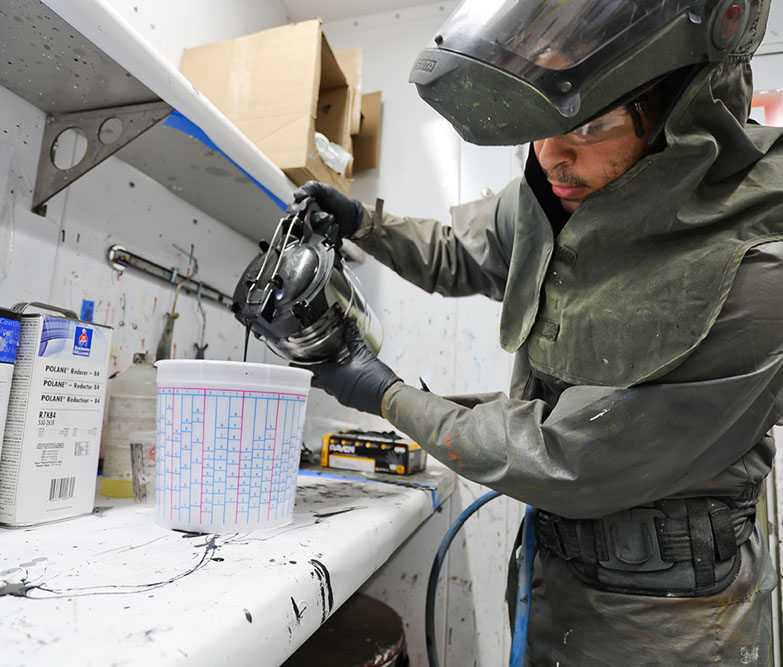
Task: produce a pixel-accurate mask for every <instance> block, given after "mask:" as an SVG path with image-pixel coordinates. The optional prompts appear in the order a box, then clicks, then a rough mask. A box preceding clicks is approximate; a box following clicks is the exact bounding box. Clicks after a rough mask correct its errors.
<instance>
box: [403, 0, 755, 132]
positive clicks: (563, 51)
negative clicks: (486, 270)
mask: <svg viewBox="0 0 783 667" xmlns="http://www.w3.org/2000/svg"><path fill="white" fill-rule="evenodd" d="M768 13H769V0H736V1H734V0H711V1H710V0H685V1H682V0H678V1H676V2H675V1H671V0H579V2H576V1H573V0H572V1H568V0H566V1H565V2H555V1H553V0H506V1H505V2H504V1H502V0H465V2H463V3H462V4H461V5H460V6H459V7H458V8H457V10H456V11H455V12H454V13H453V14H452V16H451V17H450V18H449V20H448V21H447V22H446V23H445V24H444V26H443V27H442V28H441V30H440V31H439V33H438V35H436V37H435V45H434V46H432V47H430V48H427V49H425V50H424V51H422V53H421V54H420V55H419V57H418V59H417V60H416V62H415V64H414V67H413V70H412V72H411V75H410V81H411V82H413V83H415V84H416V86H417V89H418V92H419V94H420V95H421V97H422V98H423V99H424V100H425V101H426V102H428V103H429V104H430V105H431V106H433V107H434V108H435V109H436V110H437V111H438V112H439V113H440V114H441V115H442V116H444V117H445V118H446V119H448V120H449V121H450V122H451V123H452V125H453V126H454V128H455V129H456V130H457V132H458V133H459V134H460V135H461V136H462V137H463V138H464V139H466V140H467V141H470V142H472V143H477V144H485V145H513V144H521V143H526V142H529V141H533V140H536V139H541V138H544V137H550V136H554V135H560V134H565V133H567V132H570V131H571V130H573V129H574V128H576V127H578V126H580V125H582V124H584V123H585V122H588V121H589V120H591V119H593V118H595V117H596V116H598V115H601V114H602V113H603V112H605V111H607V110H608V109H610V108H613V107H614V106H618V105H619V104H622V103H625V102H627V101H628V100H629V99H631V98H633V96H634V95H636V94H638V93H639V92H641V91H642V90H644V89H645V88H647V87H649V86H650V84H651V83H652V82H655V81H657V80H658V79H660V78H661V77H663V76H665V75H667V74H669V73H671V72H675V71H677V70H682V69H683V68H687V67H692V66H697V68H698V67H703V66H705V65H708V64H709V63H718V62H724V61H726V60H727V59H734V58H737V57H744V58H747V57H748V56H749V55H750V54H752V53H753V52H754V51H755V49H756V48H758V45H759V44H760V42H761V38H762V37H763V33H764V28H765V26H766V19H767V15H768Z"/></svg>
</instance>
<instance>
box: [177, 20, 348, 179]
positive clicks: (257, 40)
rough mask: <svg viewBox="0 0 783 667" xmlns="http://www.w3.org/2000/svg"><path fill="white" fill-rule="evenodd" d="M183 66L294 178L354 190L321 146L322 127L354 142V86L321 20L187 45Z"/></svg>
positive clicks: (336, 137) (345, 141)
mask: <svg viewBox="0 0 783 667" xmlns="http://www.w3.org/2000/svg"><path fill="white" fill-rule="evenodd" d="M180 70H181V71H182V73H183V74H184V75H185V76H186V77H187V78H188V79H189V80H190V81H191V83H193V85H194V86H195V87H196V88H197V89H198V90H199V92H201V93H202V94H204V95H205V96H206V97H207V98H208V99H209V100H210V101H211V102H212V103H213V104H214V105H215V106H216V107H217V108H218V109H220V111H221V112H222V113H223V114H225V116H226V117H227V118H228V119H229V120H231V122H233V123H234V125H236V126H237V127H238V128H239V130H240V131H241V132H243V133H244V134H245V135H246V136H247V137H248V138H249V139H250V141H252V142H253V143H254V144H255V145H256V146H258V148H259V149H260V150H261V151H263V152H264V153H265V154H266V156H267V157H268V158H269V159H270V160H272V162H274V163H275V164H276V165H277V166H278V167H280V168H281V169H282V170H283V171H284V172H285V173H286V175H287V176H288V177H289V178H290V179H291V180H292V181H294V183H296V184H297V185H301V184H302V183H304V182H305V181H307V180H309V179H316V180H320V181H324V182H326V183H330V184H332V185H334V186H335V187H337V188H339V189H340V190H341V191H343V192H348V190H349V188H350V179H349V178H348V177H346V176H341V175H339V174H337V173H336V172H334V171H333V170H331V169H330V168H329V167H327V166H326V165H325V164H324V162H323V160H322V159H321V157H320V155H319V154H318V152H317V151H316V149H315V138H314V133H315V131H316V129H317V130H318V131H319V132H322V133H323V134H325V135H326V136H327V137H328V138H329V139H330V140H331V141H333V142H334V143H336V144H339V145H341V146H343V147H344V148H346V149H347V150H350V147H351V135H350V122H351V118H350V116H349V103H350V99H349V98H350V88H349V86H348V82H347V81H346V78H345V75H344V74H343V72H342V70H341V69H340V67H339V65H338V63H337V59H336V58H335V56H334V54H333V53H332V50H331V49H330V48H329V44H328V43H327V41H326V37H324V35H323V31H322V28H321V20H320V19H314V20H312V21H302V22H300V23H292V24H289V25H284V26H280V27H278V28H272V29H270V30H264V31H262V32H258V33H255V34H252V35H246V36H244V37H238V38H236V39H230V40H225V41H222V42H215V43H213V44H206V45H204V46H199V47H195V48H192V49H186V50H185V53H184V54H183V57H182V63H181V65H180Z"/></svg>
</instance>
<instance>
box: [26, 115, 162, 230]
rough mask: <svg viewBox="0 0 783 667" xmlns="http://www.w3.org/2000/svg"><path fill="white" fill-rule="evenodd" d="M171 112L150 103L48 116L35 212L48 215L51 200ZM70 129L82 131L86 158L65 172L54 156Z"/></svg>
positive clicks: (35, 198) (39, 165)
mask: <svg viewBox="0 0 783 667" xmlns="http://www.w3.org/2000/svg"><path fill="white" fill-rule="evenodd" d="M172 111H173V108H172V107H171V106H170V105H168V104H166V103H165V102H150V103H146V104H132V105H129V106H122V107H113V108H107V109H96V110H94V111H80V112H77V113H69V114H60V115H56V116H49V117H48V118H47V119H46V127H45V128H44V136H43V142H42V144H41V155H40V157H39V159H38V174H37V176H36V179H35V192H34V194H33V211H34V212H35V213H39V214H42V215H43V214H45V212H46V202H47V201H48V200H49V199H50V198H51V197H53V196H54V195H56V194H57V193H58V192H60V190H62V189H64V188H66V187H67V186H69V185H70V184H71V183H73V182H74V181H75V180H76V179H78V178H79V177H81V176H83V175H84V174H86V173H87V172H88V171H90V170H91V169H92V168H93V167H95V166H96V165H98V164H100V163H101V162H103V161H104V160H105V159H106V158H108V157H110V156H112V155H114V153H116V152H117V151H118V150H120V149H121V148H123V147H125V146H127V145H128V144H129V143H130V142H131V141H133V140H134V139H136V137H138V136H139V135H141V134H143V133H144V132H146V131H147V130H149V129H150V128H151V127H153V126H154V125H156V124H157V123H159V122H160V121H162V120H163V119H164V118H166V117H167V116H168V115H169V114H170V113H171V112H172ZM70 129H74V130H80V131H81V132H82V133H83V137H84V138H86V141H87V146H86V150H85V151H84V155H83V157H82V158H81V159H80V160H79V161H78V162H77V163H76V164H75V165H73V166H70V167H69V168H65V169H63V168H61V167H58V166H56V165H55V153H56V152H57V149H58V142H59V141H60V138H61V135H62V134H63V133H64V132H65V131H66V130H70Z"/></svg>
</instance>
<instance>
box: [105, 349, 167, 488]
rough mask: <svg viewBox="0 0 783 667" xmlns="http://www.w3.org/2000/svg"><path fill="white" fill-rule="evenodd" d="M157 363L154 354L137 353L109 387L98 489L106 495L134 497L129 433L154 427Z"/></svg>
mask: <svg viewBox="0 0 783 667" xmlns="http://www.w3.org/2000/svg"><path fill="white" fill-rule="evenodd" d="M154 363H155V357H154V356H153V355H152V354H146V353H143V352H141V353H137V354H134V355H133V365H132V366H130V367H129V368H127V369H126V370H124V371H123V372H122V373H119V374H118V375H117V376H116V377H115V378H114V379H113V380H112V382H111V386H110V387H109V411H108V418H107V421H106V426H105V427H104V432H103V436H104V443H103V444H104V446H103V476H102V477H101V483H100V489H99V493H100V494H101V495H103V496H111V497H114V498H133V477H132V471H131V457H130V440H129V436H130V434H131V433H132V432H133V431H154V430H155V427H156V424H155V407H156V404H157V385H156V382H155V379H156V374H157V371H156V370H155V366H153V364H154Z"/></svg>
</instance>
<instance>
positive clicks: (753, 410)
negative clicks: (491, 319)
mask: <svg viewBox="0 0 783 667" xmlns="http://www.w3.org/2000/svg"><path fill="white" fill-rule="evenodd" d="M768 13H769V0H737V1H736V2H735V1H720V0H683V1H680V2H670V1H668V0H623V1H622V2H618V1H617V0H581V1H580V2H575V1H574V2H546V1H543V2H542V1H540V0H519V1H517V2H505V3H503V2H487V1H486V0H467V1H466V2H463V3H462V4H461V5H460V6H459V7H458V9H457V10H456V11H455V12H454V14H453V15H452V16H451V18H450V19H449V21H448V22H447V23H446V24H445V25H444V26H443V28H442V30H441V32H440V33H439V35H438V36H437V37H436V38H435V44H434V45H433V46H432V47H431V48H428V49H426V50H425V51H424V52H423V53H422V54H421V55H420V57H419V59H418V60H417V62H416V64H415V65H414V68H413V71H412V74H411V79H412V81H413V82H414V83H416V85H417V87H418V89H419V93H420V94H421V96H422V97H423V98H424V99H425V100H426V101H427V102H428V103H430V104H431V105H432V106H433V107H434V108H435V109H437V110H438V111H439V112H440V113H441V114H442V115H443V116H445V117H446V118H447V119H449V120H450V121H451V122H452V124H453V125H454V127H455V129H456V130H457V131H458V132H459V133H460V134H461V135H462V136H463V137H464V138H466V139H467V140H469V141H472V142H475V143H479V144H495V145H502V144H506V145H513V144H520V143H525V142H533V150H531V151H530V155H529V160H528V163H527V165H526V169H525V175H524V178H522V179H521V180H516V181H514V182H512V183H511V184H510V185H508V186H507V187H506V188H505V189H504V190H503V191H502V192H501V193H500V194H499V195H497V196H494V197H492V198H490V199H485V200H482V201H479V202H476V203H471V204H467V205H464V206H461V207H457V208H455V209H454V210H453V220H452V225H451V226H443V225H441V224H439V223H438V222H436V221H432V220H420V219H411V218H407V217H396V216H393V215H389V214H381V213H376V212H374V211H372V210H370V209H368V208H366V207H363V206H362V205H361V204H360V203H359V202H358V201H356V200H353V199H349V198H347V197H345V196H343V195H341V194H339V193H338V192H337V191H336V190H334V189H332V188H329V187H328V186H324V185H322V184H317V183H308V184H307V185H305V186H303V187H302V188H300V189H299V190H298V191H297V193H296V195H295V199H296V200H297V201H301V200H302V199H303V198H305V197H315V199H316V200H317V201H318V203H319V204H320V206H321V208H322V209H323V210H324V211H325V212H327V213H328V214H329V215H324V216H322V219H321V224H322V225H323V226H324V227H330V226H331V227H332V231H333V232H334V230H335V228H336V230H337V232H338V233H339V234H340V235H342V236H344V237H351V238H352V239H353V240H354V241H355V242H356V243H358V244H359V245H360V246H361V247H362V248H364V249H365V250H366V251H367V252H369V253H370V254H372V255H373V256H374V257H376V258H377V259H379V260H380V261H381V262H383V263H384V264H387V265H388V266H390V267H391V268H393V269H394V270H395V271H396V272H398V273H399V274H400V275H402V276H403V277H405V278H407V279H408V280H410V281H412V282H414V283H415V284H417V285H419V286H420V287H422V288H423V289H425V290H428V291H430V292H439V293H441V294H444V295H448V296H462V295H468V294H477V293H480V294H485V295H486V296H488V297H490V298H493V299H497V300H502V302H503V310H502V318H501V327H500V342H501V345H502V346H503V348H504V349H506V350H508V351H511V352H515V353H516V357H515V365H514V375H513V382H512V386H511V388H510V391H509V394H508V396H506V395H503V394H495V395H482V396H473V397H460V398H457V399H447V398H443V397H440V396H437V395H435V394H434V393H430V392H428V391H426V390H422V389H417V388H414V387H412V386H409V385H407V384H404V383H403V382H402V381H401V380H400V379H399V378H398V377H397V376H396V375H395V374H394V373H393V372H392V371H391V370H390V369H389V368H388V367H387V366H385V365H384V364H383V363H382V362H381V361H379V360H378V359H377V358H376V357H375V356H374V355H373V354H371V353H370V352H369V351H368V350H367V349H366V347H364V345H363V344H362V341H361V339H360V338H359V336H358V334H357V332H356V331H355V330H349V334H348V345H349V348H350V350H351V357H350V358H349V359H348V360H347V361H346V362H345V363H341V364H338V363H324V364H321V365H319V366H315V367H313V368H312V370H314V372H315V380H314V383H315V385H316V386H319V387H322V388H324V389H325V390H326V391H328V392H329V393H331V394H333V395H334V396H336V397H337V398H338V400H340V401H341V402H342V403H344V404H345V405H348V406H352V407H356V408H359V409H362V410H366V411H369V412H374V413H376V414H382V415H383V416H384V417H386V418H387V419H388V420H389V421H390V422H391V423H392V424H393V425H394V426H395V427H396V428H398V429H400V430H401V431H403V432H405V433H406V434H408V435H409V436H411V437H413V438H414V439H415V440H416V441H418V442H419V443H421V445H422V446H423V447H424V448H425V449H426V450H427V451H428V452H429V453H430V454H431V455H433V456H435V457H436V458H437V459H439V460H441V461H443V462H444V463H445V464H446V465H448V466H449V467H450V468H452V469H453V470H454V471H455V472H457V473H459V474H460V475H463V476H465V477H467V478H469V479H472V480H474V481H476V482H480V483H482V484H485V485H487V486H489V487H491V488H493V489H496V490H498V491H500V492H501V493H504V494H506V495H508V496H511V497H513V498H517V499H519V500H521V501H524V502H525V503H528V504H530V505H533V506H535V507H537V508H538V509H539V513H538V526H537V537H538V548H537V555H536V561H535V573H534V582H533V597H532V604H531V620H530V629H529V642H528V658H527V662H528V664H529V665H561V666H562V667H565V666H567V665H568V666H579V667H591V666H596V667H598V666H600V667H604V666H606V665H612V666H614V665H624V666H625V665H666V666H669V665H689V666H693V665H707V664H710V665H712V664H720V665H747V664H758V665H766V664H767V662H768V656H769V649H770V637H771V622H770V610H769V598H770V592H771V590H772V589H773V587H774V584H775V579H776V577H775V572H774V570H773V567H772V564H771V560H770V558H769V554H768V552H767V549H766V546H765V540H764V537H763V535H762V533H761V531H760V528H759V525H758V524H757V523H756V521H755V505H756V503H757V501H758V500H759V497H760V494H761V492H762V484H763V481H764V478H765V477H766V476H767V474H768V473H769V471H770V467H771V464H772V460H773V457H774V452H775V450H774V444H773V442H772V439H771V437H770V436H769V435H768V433H769V431H770V429H771V428H772V426H773V425H774V424H775V423H776V422H777V421H778V420H779V419H780V417H781V415H783V322H782V321H781V320H782V319H783V141H781V134H783V131H782V130H780V129H774V128H763V127H760V126H758V125H755V124H752V123H750V122H749V121H748V113H749V106H750V97H751V92H752V83H751V74H750V65H749V60H750V58H751V56H752V54H753V53H754V52H755V50H756V48H757V47H758V45H759V43H760V42H761V39H762V37H763V33H764V29H765V26H766V20H767V16H768Z"/></svg>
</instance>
